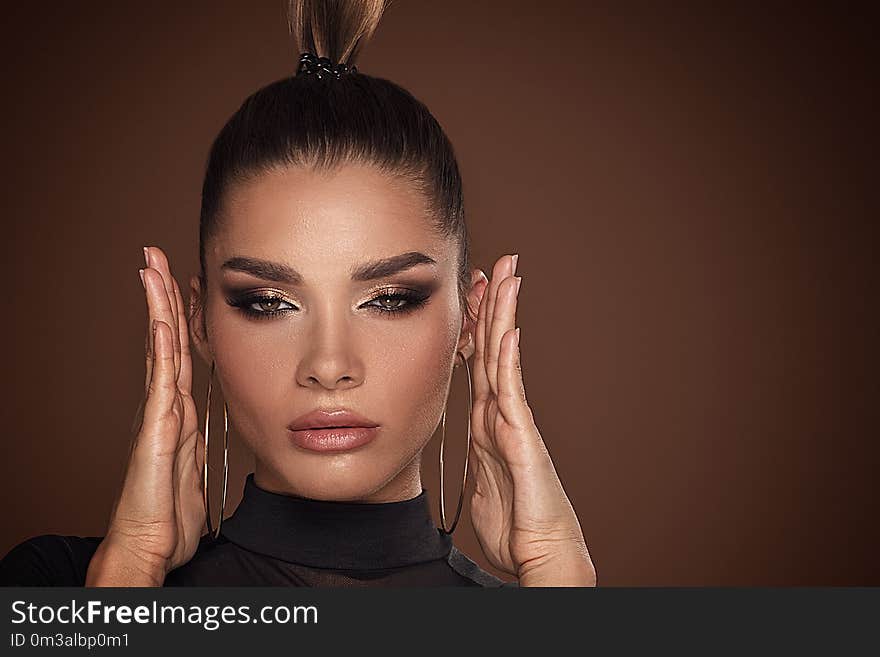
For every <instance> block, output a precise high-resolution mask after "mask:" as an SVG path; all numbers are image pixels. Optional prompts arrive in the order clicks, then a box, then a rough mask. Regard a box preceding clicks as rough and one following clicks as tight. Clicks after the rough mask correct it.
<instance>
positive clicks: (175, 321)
mask: <svg viewBox="0 0 880 657" xmlns="http://www.w3.org/2000/svg"><path fill="white" fill-rule="evenodd" d="M146 249H147V255H148V257H149V260H150V266H151V267H152V268H153V269H155V270H157V271H158V272H159V273H160V274H161V275H162V286H163V288H164V290H165V295H166V296H167V297H168V307H169V308H170V309H171V317H170V321H168V326H170V327H171V331H172V337H173V345H174V372H175V380H176V378H177V374H178V373H179V372H180V329H179V318H178V316H177V303H176V302H175V300H174V277H173V276H172V275H171V268H170V266H169V264H168V258H167V257H166V255H165V252H164V251H162V249H160V248H159V247H158V246H148V247H146ZM163 321H165V320H164V318H163Z"/></svg>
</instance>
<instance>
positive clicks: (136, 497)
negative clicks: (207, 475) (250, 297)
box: [89, 247, 205, 586]
mask: <svg viewBox="0 0 880 657" xmlns="http://www.w3.org/2000/svg"><path fill="white" fill-rule="evenodd" d="M144 256H145V259H146V260H147V265H148V266H147V268H145V269H144V270H143V283H144V290H145V293H146V300H147V307H148V323H147V338H146V345H145V346H146V379H145V381H144V398H143V399H142V401H141V406H140V407H139V409H138V416H140V411H141V409H142V410H143V417H142V419H141V420H140V426H139V427H137V429H136V430H137V434H136V435H135V436H134V439H133V441H132V445H131V451H130V454H129V460H128V465H127V467H126V472H125V478H124V482H123V485H122V490H121V492H120V493H119V495H118V497H117V499H116V502H115V504H114V508H113V511H112V513H111V518H110V523H109V527H108V530H107V534H106V536H105V538H104V540H103V541H102V543H101V545H100V546H99V550H100V555H99V559H97V560H94V561H95V564H96V565H95V569H98V568H99V567H105V568H106V567H107V564H112V565H113V568H115V569H117V573H118V574H119V577H118V578H117V580H118V581H139V582H142V583H149V584H148V585H159V586H161V584H162V582H163V581H164V579H165V575H166V574H167V573H168V572H170V571H171V570H173V569H174V568H177V567H178V566H180V565H182V564H184V563H186V562H187V561H189V560H190V559H191V558H192V556H193V555H194V554H195V551H196V548H197V547H198V543H199V539H200V536H201V533H202V528H203V527H204V525H205V507H204V500H203V487H202V468H203V466H204V453H203V450H204V437H203V436H202V434H201V432H200V431H199V429H198V420H197V416H196V406H195V403H194V402H193V398H192V395H191V390H192V363H191V358H190V349H189V328H188V324H187V316H186V313H185V311H184V306H183V300H182V299H181V296H180V289H179V287H178V285H177V281H175V280H174V278H173V277H172V275H171V271H170V269H169V266H168V259H167V258H166V256H165V254H164V253H163V252H162V250H161V249H159V248H158V247H148V248H145V249H144ZM154 320H155V327H156V328H155V332H154V331H153V330H152V326H153V321H154ZM137 424H138V420H137V419H136V420H135V425H136V426H137ZM108 553H112V556H108ZM99 564H100V565H99ZM89 570H90V573H89V579H90V581H92V582H95V581H96V579H100V578H99V577H98V576H97V575H96V574H95V573H92V572H91V571H92V564H91V563H90V569H89ZM122 571H124V572H125V573H126V574H125V575H123V574H122ZM131 573H138V574H139V575H140V577H132V576H131ZM111 580H112V578H111V579H108V580H105V581H111Z"/></svg>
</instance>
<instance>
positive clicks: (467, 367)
mask: <svg viewBox="0 0 880 657" xmlns="http://www.w3.org/2000/svg"><path fill="white" fill-rule="evenodd" d="M455 354H456V357H458V356H459V355H461V352H459V351H457V352H455ZM461 360H462V361H463V362H464V367H465V370H466V371H467V379H468V421H467V451H466V452H465V455H464V476H462V478H461V492H459V495H458V508H457V509H456V511H455V520H453V521H452V527H450V528H449V529H446V505H445V499H444V495H443V443H444V442H445V441H446V408H445V407H444V408H443V420H442V424H443V434H442V435H441V438H440V527H439V529H440V530H441V531H442V532H443V533H444V534H451V533H452V532H454V531H455V526H456V525H457V524H458V518H459V516H460V515H461V504H462V502H463V501H464V488H465V486H466V485H467V475H468V458H469V457H470V453H471V412H472V409H473V404H474V402H473V392H472V391H471V368H470V365H468V362H467V358H465V357H464V356H463V355H461ZM448 403H449V400H448V399H447V404H448Z"/></svg>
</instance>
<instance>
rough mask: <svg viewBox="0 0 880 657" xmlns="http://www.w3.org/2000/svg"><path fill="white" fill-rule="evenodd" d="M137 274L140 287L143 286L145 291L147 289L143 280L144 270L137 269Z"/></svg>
mask: <svg viewBox="0 0 880 657" xmlns="http://www.w3.org/2000/svg"><path fill="white" fill-rule="evenodd" d="M138 274H140V275H141V285H143V286H144V289H145V290H146V289H147V283H146V281H145V280H144V270H143V269H138Z"/></svg>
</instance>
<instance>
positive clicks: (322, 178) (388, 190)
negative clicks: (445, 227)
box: [218, 164, 440, 266]
mask: <svg viewBox="0 0 880 657" xmlns="http://www.w3.org/2000/svg"><path fill="white" fill-rule="evenodd" d="M223 215H224V216H223V220H222V226H221V228H220V231H219V233H218V238H219V242H220V243H221V244H220V245H218V246H220V248H221V250H222V251H223V252H224V254H226V255H229V254H233V253H234V254H247V255H250V256H257V257H261V256H266V257H271V256H274V257H278V258H284V257H286V256H287V257H289V259H291V260H293V259H295V260H296V261H297V262H298V263H301V264H303V266H306V265H305V264H304V263H306V262H308V261H309V259H310V258H320V257H322V256H323V258H324V259H325V260H326V258H327V257H328V256H330V257H333V258H334V259H335V258H339V259H342V260H345V261H346V263H350V262H351V261H352V260H362V259H366V258H367V257H368V256H388V255H396V254H398V253H401V252H404V251H409V250H418V251H425V252H428V251H435V252H436V251H437V249H439V248H440V240H439V238H438V236H437V235H436V234H435V233H434V232H433V230H432V228H431V222H430V219H429V218H428V215H427V212H426V207H425V203H424V199H423V197H422V195H421V194H420V193H419V192H418V191H417V190H416V189H415V188H414V187H413V186H412V185H411V184H409V183H407V182H406V181H404V180H401V179H398V178H394V177H391V176H388V175H386V174H383V173H382V172H380V171H379V170H378V169H376V168H374V167H370V166H368V165H357V164H346V165H343V166H341V167H339V168H337V169H334V170H332V171H329V172H315V171H312V170H308V169H304V168H284V169H280V170H278V171H273V172H269V173H266V174H263V175H260V176H259V177H258V178H256V179H254V180H252V181H249V182H247V183H242V184H238V185H235V186H234V188H233V189H231V190H230V193H229V195H228V196H227V199H226V203H225V207H224V213H223Z"/></svg>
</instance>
